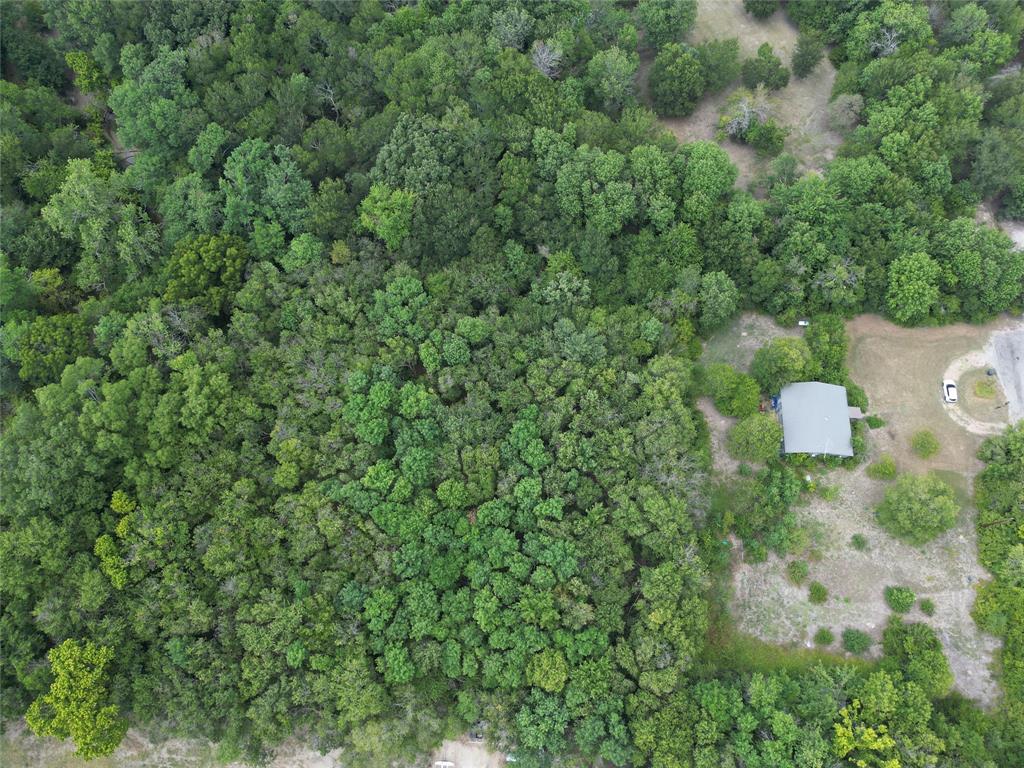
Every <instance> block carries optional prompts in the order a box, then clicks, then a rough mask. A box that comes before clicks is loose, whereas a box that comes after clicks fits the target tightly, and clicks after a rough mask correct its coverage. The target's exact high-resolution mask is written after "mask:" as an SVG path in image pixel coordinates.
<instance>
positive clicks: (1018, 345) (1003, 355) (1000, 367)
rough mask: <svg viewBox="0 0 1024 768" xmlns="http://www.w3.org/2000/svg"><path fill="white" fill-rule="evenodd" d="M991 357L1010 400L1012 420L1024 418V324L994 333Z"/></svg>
mask: <svg viewBox="0 0 1024 768" xmlns="http://www.w3.org/2000/svg"><path fill="white" fill-rule="evenodd" d="M989 348H990V349H989V350H986V351H988V352H989V356H990V359H991V360H992V361H993V362H994V363H995V368H996V374H997V375H998V376H999V383H1000V384H1002V386H1003V391H1004V392H1006V399H1007V400H1008V401H1009V405H1008V408H1009V411H1010V414H1009V415H1010V422H1011V423H1016V422H1017V421H1018V420H1019V419H1024V324H1022V325H1021V326H1020V327H1018V328H1011V329H1010V330H1008V331H998V332H996V333H993V334H992V339H991V341H990V342H989Z"/></svg>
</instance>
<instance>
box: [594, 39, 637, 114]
mask: <svg viewBox="0 0 1024 768" xmlns="http://www.w3.org/2000/svg"><path fill="white" fill-rule="evenodd" d="M639 63H640V60H639V58H638V57H637V55H636V54H635V53H627V52H625V51H623V50H622V49H620V48H619V47H618V46H612V47H611V48H608V49H606V50H603V51H599V52H598V53H596V54H594V57H593V58H592V59H591V60H590V63H588V64H587V85H588V87H589V88H590V92H591V94H593V99H594V103H595V104H596V105H597V107H598V108H599V109H602V110H604V111H606V112H609V113H612V114H618V113H619V112H620V111H621V110H622V108H623V107H624V106H626V105H628V104H630V103H632V101H633V90H634V78H635V76H636V69H637V66H639Z"/></svg>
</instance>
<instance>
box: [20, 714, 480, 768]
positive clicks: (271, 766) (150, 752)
mask: <svg viewBox="0 0 1024 768" xmlns="http://www.w3.org/2000/svg"><path fill="white" fill-rule="evenodd" d="M340 757H341V750H334V751H333V752H328V753H327V754H326V755H321V754H320V753H319V752H316V751H315V750H313V749H311V748H310V747H308V746H306V745H304V744H302V743H300V742H299V741H297V740H295V739H291V740H289V741H287V742H285V743H284V744H282V745H281V746H280V747H278V748H277V749H276V750H275V751H274V754H273V756H272V757H271V758H270V760H269V761H268V762H267V763H266V765H267V766H268V768H338V766H340V765H341V764H342V763H341V762H340ZM248 765H249V764H248V763H239V762H232V763H224V762H221V761H218V759H217V755H216V746H215V745H213V744H211V743H210V742H208V741H203V740H198V739H168V740H167V741H162V742H154V741H151V740H150V739H149V738H147V737H146V736H144V735H143V734H142V733H140V732H139V731H136V730H130V731H128V734H127V735H126V736H125V738H124V741H122V742H121V746H119V747H118V748H117V751H115V752H114V754H113V755H111V756H110V757H102V758H98V759H96V760H90V761H88V762H87V761H85V760H82V759H81V758H78V757H75V754H74V745H73V744H72V743H71V742H70V741H58V740H57V739H37V738H36V737H35V736H33V735H32V732H31V731H29V730H28V729H27V728H26V727H25V725H24V722H22V721H19V722H17V723H11V724H8V725H7V730H6V731H5V732H4V734H3V737H2V738H0V766H3V768H170V767H171V766H173V768H246V767H247V766H248ZM459 768H462V766H461V765H460V766H459ZM480 768H485V766H482V765H481V766H480Z"/></svg>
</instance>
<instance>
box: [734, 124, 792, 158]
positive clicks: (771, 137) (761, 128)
mask: <svg viewBox="0 0 1024 768" xmlns="http://www.w3.org/2000/svg"><path fill="white" fill-rule="evenodd" d="M788 133H789V131H788V130H787V129H785V128H783V127H782V126H781V125H779V124H778V123H776V122H775V121H774V120H765V121H764V122H763V123H754V124H753V125H751V126H750V127H749V128H748V129H747V131H746V133H745V134H744V135H743V140H744V141H745V142H746V143H747V144H749V145H750V146H752V147H753V148H754V150H755V151H756V152H757V156H758V157H775V156H776V155H777V154H779V153H780V152H782V147H783V146H784V144H785V141H786V136H787V134H788Z"/></svg>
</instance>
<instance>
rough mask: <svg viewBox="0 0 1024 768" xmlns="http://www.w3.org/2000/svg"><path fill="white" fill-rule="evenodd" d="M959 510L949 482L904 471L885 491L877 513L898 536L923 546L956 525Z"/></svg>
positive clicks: (894, 534)
mask: <svg viewBox="0 0 1024 768" xmlns="http://www.w3.org/2000/svg"><path fill="white" fill-rule="evenodd" d="M959 513H960V505H959V504H958V503H957V500H956V495H955V494H954V493H953V489H952V488H951V487H950V486H949V484H948V483H945V482H943V481H942V480H940V479H939V478H937V477H935V476H934V475H902V476H900V477H899V478H898V479H897V480H896V482H895V483H893V485H891V486H890V487H889V489H888V490H887V491H886V492H885V498H884V499H883V500H882V503H881V504H880V505H879V506H878V509H877V510H876V511H875V517H876V518H877V520H878V523H879V525H881V526H882V527H883V528H884V529H885V530H886V531H888V532H889V533H890V534H892V535H893V536H895V537H896V538H898V539H902V540H903V541H906V542H907V543H908V544H914V545H918V546H919V545H921V544H925V543H926V542H929V541H931V540H932V539H934V538H935V537H936V536H938V535H939V534H940V533H942V532H943V531H946V530H948V529H950V528H952V527H953V525H955V524H956V519H957V515H958V514H959Z"/></svg>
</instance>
